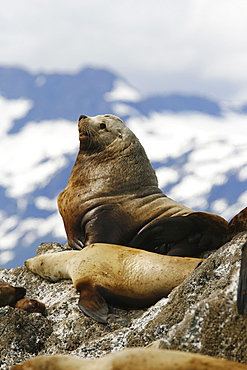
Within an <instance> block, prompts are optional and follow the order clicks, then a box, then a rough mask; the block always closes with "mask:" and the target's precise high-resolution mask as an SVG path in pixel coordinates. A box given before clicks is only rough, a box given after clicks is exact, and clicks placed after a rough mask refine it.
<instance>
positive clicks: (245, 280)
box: [237, 241, 247, 315]
mask: <svg viewBox="0 0 247 370" xmlns="http://www.w3.org/2000/svg"><path fill="white" fill-rule="evenodd" d="M237 308H238V313H239V315H247V241H246V242H245V243H244V245H243V247H242V259H241V267H240V273H239V282H238V294H237Z"/></svg>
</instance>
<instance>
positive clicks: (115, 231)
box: [81, 203, 131, 246]
mask: <svg viewBox="0 0 247 370" xmlns="http://www.w3.org/2000/svg"><path fill="white" fill-rule="evenodd" d="M130 223H131V220H130V217H129V216H128V215H127V213H126V212H125V211H124V209H123V207H122V206H121V205H120V204H111V203H110V204H103V205H99V206H97V207H95V208H93V209H91V210H90V211H88V212H87V213H86V214H85V215H84V217H83V218H82V221H81V229H82V230H84V235H85V236H84V241H83V242H84V245H85V246H87V245H90V244H93V243H109V244H120V245H121V244H124V240H125V237H126V230H128V229H129V225H130Z"/></svg>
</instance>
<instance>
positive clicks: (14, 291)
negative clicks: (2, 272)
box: [0, 281, 26, 307]
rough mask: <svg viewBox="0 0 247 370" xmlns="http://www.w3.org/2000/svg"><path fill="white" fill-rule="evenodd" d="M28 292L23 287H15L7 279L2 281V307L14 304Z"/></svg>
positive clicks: (0, 301)
mask: <svg viewBox="0 0 247 370" xmlns="http://www.w3.org/2000/svg"><path fill="white" fill-rule="evenodd" d="M25 294H26V289H25V288H23V287H14V286H12V285H10V284H8V283H6V282H5V281H0V307H4V306H7V305H12V304H14V303H15V302H16V301H18V300H19V299H21V298H23V297H24V296H25Z"/></svg>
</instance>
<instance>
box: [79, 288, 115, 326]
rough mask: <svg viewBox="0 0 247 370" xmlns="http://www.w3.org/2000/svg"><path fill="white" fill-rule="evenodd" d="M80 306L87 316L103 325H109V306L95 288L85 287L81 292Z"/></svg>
mask: <svg viewBox="0 0 247 370" xmlns="http://www.w3.org/2000/svg"><path fill="white" fill-rule="evenodd" d="M77 289H78V288H77ZM78 290H80V289H78ZM78 306H79V308H80V310H81V311H83V312H84V313H85V314H86V315H87V316H90V317H92V318H93V319H94V320H96V321H98V322H101V323H102V324H106V323H107V314H108V306H107V303H106V301H105V299H104V298H103V297H102V296H101V295H100V294H99V293H98V292H97V290H96V289H95V287H93V286H90V287H86V288H85V287H83V288H82V289H81V290H80V298H79V302H78Z"/></svg>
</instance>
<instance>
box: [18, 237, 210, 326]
mask: <svg viewBox="0 0 247 370" xmlns="http://www.w3.org/2000/svg"><path fill="white" fill-rule="evenodd" d="M202 261H203V260H202V259H199V258H189V257H174V256H173V257H171V256H164V255H158V254H156V253H151V252H147V251H145V250H139V249H135V248H130V247H126V246H120V245H111V244H100V243H97V244H91V245H89V246H87V247H85V248H84V249H82V250H81V251H64V252H58V253H50V254H44V255H40V256H37V257H33V258H30V259H28V260H27V261H26V262H25V266H26V267H27V269H28V270H30V271H32V272H34V273H36V274H38V275H40V276H42V277H43V278H45V279H48V280H50V281H58V280H60V279H72V281H73V284H74V287H75V288H76V290H77V291H79V292H80V298H79V308H80V309H81V310H82V311H83V312H84V313H85V314H86V315H88V316H91V317H92V318H93V319H95V320H97V321H99V322H101V323H106V322H107V313H108V306H107V304H106V301H107V302H110V303H113V304H116V305H118V306H119V305H120V306H130V307H147V306H149V305H151V304H154V303H156V302H157V301H158V300H159V299H160V298H162V297H165V296H167V295H168V293H170V292H171V290H172V289H173V288H175V287H176V286H177V285H179V284H180V283H181V282H182V281H183V280H184V279H185V278H186V277H187V276H189V275H190V273H191V272H192V271H193V270H194V268H195V267H196V266H198V264H199V263H201V262H202Z"/></svg>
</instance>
